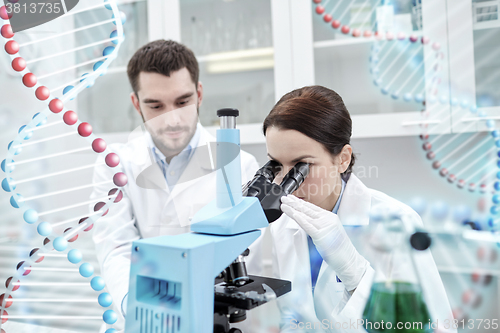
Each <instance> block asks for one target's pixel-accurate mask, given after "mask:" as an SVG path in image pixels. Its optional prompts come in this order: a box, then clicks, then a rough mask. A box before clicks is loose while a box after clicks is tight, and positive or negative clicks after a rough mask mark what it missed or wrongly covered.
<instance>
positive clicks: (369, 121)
mask: <svg viewBox="0 0 500 333" xmlns="http://www.w3.org/2000/svg"><path fill="white" fill-rule="evenodd" d="M318 2H319V1H313V4H312V6H313V8H314V11H313V16H314V17H313V34H314V44H313V45H314V65H315V77H316V84H320V85H324V86H327V87H329V88H331V89H333V90H335V91H336V92H338V93H339V94H340V96H342V98H343V100H344V102H345V104H346V106H347V108H348V110H349V112H350V113H351V116H352V118H353V122H354V126H353V129H354V132H353V136H354V137H374V136H398V135H414V134H420V133H421V132H422V131H427V132H429V133H447V132H448V131H449V129H450V126H449V124H450V113H449V105H448V104H449V103H448V100H449V97H447V98H446V103H443V104H441V103H438V96H446V95H447V94H449V92H448V89H447V86H448V79H449V78H448V64H447V58H446V57H445V56H443V54H442V55H441V57H440V58H439V59H437V57H438V56H439V54H440V53H441V52H442V51H443V50H446V43H447V35H446V28H447V27H446V20H443V19H442V18H441V19H439V20H436V19H435V18H434V17H433V16H436V15H438V13H441V14H442V13H444V12H445V11H443V9H445V8H446V2H445V1H444V0H435V1H434V0H433V1H426V4H425V5H423V4H422V3H421V2H420V1H418V0H415V1H413V0H398V1H392V0H391V1H385V0H383V1H380V0H367V1H350V0H330V1H326V0H322V1H321V2H319V3H318ZM318 6H321V7H322V8H319V9H318ZM318 13H321V14H320V15H318ZM374 31H378V32H379V36H380V38H379V37H374ZM388 32H389V34H387V33H388ZM411 35H413V36H415V37H416V40H415V38H413V39H411V40H410V38H409V36H411ZM355 36H358V37H355ZM423 37H425V38H426V39H425V40H426V44H423V43H422V38H423ZM434 43H436V44H434ZM433 45H435V47H434V48H433ZM438 60H439V61H438ZM437 63H439V67H438V66H436V65H437ZM436 82H439V83H436ZM425 99H427V100H429V99H430V100H431V102H432V103H428V102H427V103H426V105H424V104H423V103H422V101H423V100H425ZM423 110H426V111H427V112H422V111H423ZM422 126H423V127H422Z"/></svg>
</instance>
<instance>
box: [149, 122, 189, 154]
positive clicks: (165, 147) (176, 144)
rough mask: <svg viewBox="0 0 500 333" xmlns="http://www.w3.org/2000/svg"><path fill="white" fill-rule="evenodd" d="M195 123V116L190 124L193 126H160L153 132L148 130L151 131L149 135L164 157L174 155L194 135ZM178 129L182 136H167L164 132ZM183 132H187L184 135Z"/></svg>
mask: <svg viewBox="0 0 500 333" xmlns="http://www.w3.org/2000/svg"><path fill="white" fill-rule="evenodd" d="M196 123H197V119H196V118H195V121H194V124H192V125H193V126H191V127H189V126H184V127H181V126H177V127H170V126H168V127H166V128H162V129H159V130H158V131H156V132H154V131H152V130H149V132H150V133H151V137H152V138H153V141H154V143H155V145H156V147H158V149H160V151H162V152H163V154H164V155H165V157H167V158H168V157H169V156H173V155H176V154H178V153H179V152H180V151H182V150H183V149H184V148H185V147H186V146H187V145H188V143H189V141H191V139H192V138H193V136H194V133H195V132H196ZM178 131H182V132H183V134H184V136H183V137H182V138H178V139H177V138H174V139H172V138H168V137H167V136H166V135H165V134H166V133H167V132H178ZM185 133H188V134H187V135H185Z"/></svg>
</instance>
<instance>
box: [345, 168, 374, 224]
mask: <svg viewBox="0 0 500 333" xmlns="http://www.w3.org/2000/svg"><path fill="white" fill-rule="evenodd" d="M370 207H371V195H370V192H369V190H368V188H367V187H366V186H365V184H363V183H362V182H361V180H359V178H358V177H356V176H355V175H353V174H351V176H350V178H349V180H348V181H347V184H346V186H345V189H344V194H343V195H342V201H341V202H340V207H339V210H338V212H337V215H338V216H339V219H340V221H341V222H342V224H343V225H350V226H355V225H368V223H369V221H370Z"/></svg>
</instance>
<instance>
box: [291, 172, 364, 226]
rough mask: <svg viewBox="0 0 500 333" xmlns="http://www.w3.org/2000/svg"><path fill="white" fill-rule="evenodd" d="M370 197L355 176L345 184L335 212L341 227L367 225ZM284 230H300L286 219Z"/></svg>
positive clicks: (295, 224)
mask: <svg viewBox="0 0 500 333" xmlns="http://www.w3.org/2000/svg"><path fill="white" fill-rule="evenodd" d="M370 206H371V195H370V192H369V190H368V188H367V187H366V186H365V184H363V183H362V182H361V180H359V178H358V177H356V176H355V175H353V174H352V175H351V176H350V178H349V181H348V182H347V183H346V186H345V189H344V194H343V195H342V201H341V202H340V207H339V210H338V212H337V215H338V216H339V219H340V221H341V222H342V225H350V226H356V225H368V223H369V221H370ZM286 228H289V229H300V227H299V225H298V224H297V222H295V221H294V220H293V219H288V221H287V225H286Z"/></svg>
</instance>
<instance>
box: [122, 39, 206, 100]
mask: <svg viewBox="0 0 500 333" xmlns="http://www.w3.org/2000/svg"><path fill="white" fill-rule="evenodd" d="M184 67H186V68H187V70H188V71H189V74H190V75H191V80H193V83H194V84H195V86H196V88H197V89H198V78H199V75H200V70H199V67H198V61H197V60H196V57H195V56H194V53H193V51H191V50H190V49H188V48H187V47H186V46H184V45H182V44H179V43H177V42H175V41H173V40H164V39H160V40H155V41H153V42H150V43H148V44H146V45H144V46H143V47H141V48H140V49H139V50H137V51H136V52H135V54H134V55H133V56H132V58H131V59H130V61H129V62H128V66H127V75H128V79H129V81H130V85H131V86H132V89H133V90H134V92H135V93H136V94H137V92H138V91H139V74H140V73H141V72H150V73H158V74H163V75H166V76H170V73H171V72H175V71H178V70H180V69H182V68H184Z"/></svg>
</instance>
